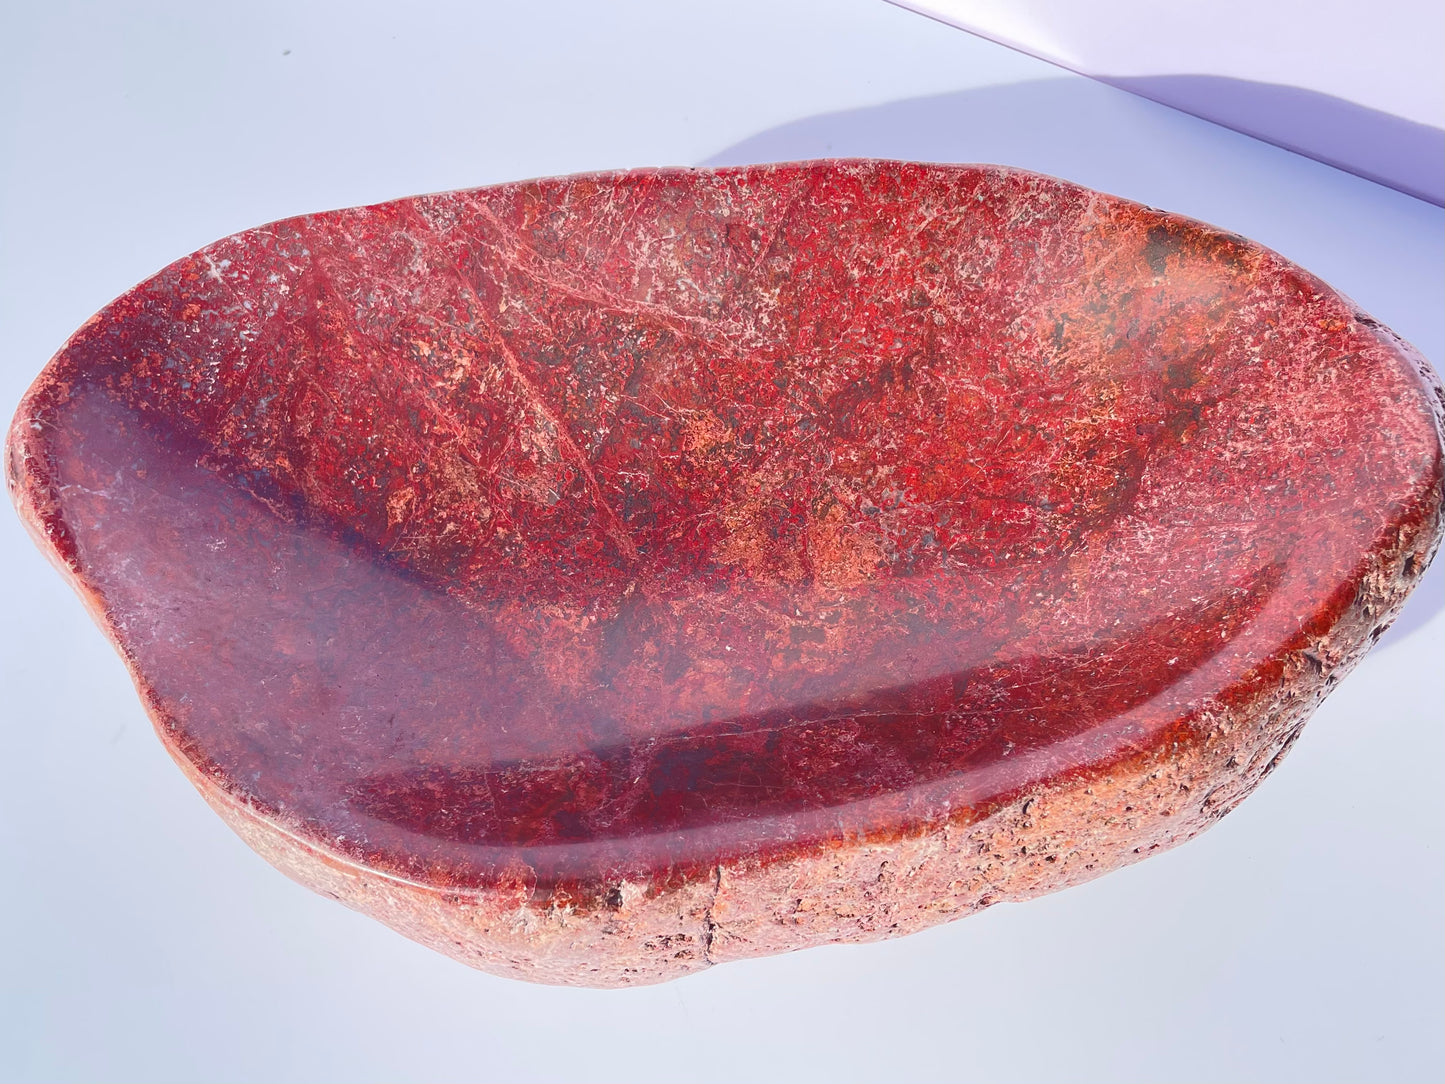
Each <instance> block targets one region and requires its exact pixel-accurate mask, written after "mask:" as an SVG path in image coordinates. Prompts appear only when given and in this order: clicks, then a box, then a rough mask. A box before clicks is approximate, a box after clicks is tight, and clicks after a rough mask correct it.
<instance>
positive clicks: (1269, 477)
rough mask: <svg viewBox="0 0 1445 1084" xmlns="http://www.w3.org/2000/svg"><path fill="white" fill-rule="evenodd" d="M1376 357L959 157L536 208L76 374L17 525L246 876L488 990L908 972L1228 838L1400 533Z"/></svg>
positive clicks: (236, 282)
mask: <svg viewBox="0 0 1445 1084" xmlns="http://www.w3.org/2000/svg"><path fill="white" fill-rule="evenodd" d="M1441 402H1442V400H1441V393H1440V389H1439V384H1438V381H1437V379H1436V378H1435V376H1434V374H1433V373H1432V372H1431V371H1430V369H1429V367H1428V366H1427V365H1426V364H1425V362H1424V361H1423V359H1421V358H1420V357H1419V356H1418V354H1416V353H1415V352H1414V351H1413V350H1412V349H1411V348H1409V347H1408V346H1407V345H1405V344H1404V343H1402V342H1400V341H1399V340H1398V339H1396V338H1395V337H1394V336H1392V335H1391V334H1390V333H1389V332H1388V331H1387V330H1386V329H1384V328H1382V327H1380V326H1379V325H1378V324H1376V323H1375V322H1374V321H1372V320H1371V319H1370V318H1369V317H1367V316H1364V315H1363V314H1362V313H1360V312H1358V311H1357V309H1356V308H1355V306H1353V305H1352V304H1351V303H1350V302H1348V301H1347V300H1346V299H1344V298H1342V297H1340V296H1339V295H1338V294H1336V293H1334V292H1333V291H1331V290H1330V289H1329V288H1328V287H1326V286H1325V285H1324V284H1322V283H1320V282H1319V281H1318V280H1316V279H1314V278H1312V277H1311V276H1309V275H1308V274H1306V273H1304V272H1302V271H1300V270H1299V269H1298V268H1296V267H1293V266H1292V265H1290V264H1289V263H1287V262H1286V261H1284V260H1283V259H1281V258H1280V257H1279V256H1277V255H1275V254H1274V253H1271V252H1268V251H1267V250H1264V249H1262V248H1260V247H1259V246H1257V245H1254V244H1252V243H1250V242H1248V241H1245V240H1243V239H1240V238H1237V237H1231V236H1228V235H1225V234H1222V233H1219V232H1218V231H1215V230H1212V229H1210V228H1209V227H1206V226H1202V225H1200V224H1199V223H1195V222H1191V221H1188V220H1185V219H1182V218H1179V217H1177V216H1172V215H1167V214H1163V213H1161V212H1158V211H1154V210H1152V209H1149V208H1144V207H1140V206H1138V205H1136V204H1132V203H1129V202H1128V201H1124V200H1120V199H1116V198H1113V197H1109V196H1104V195H1100V194H1098V193H1094V192H1090V191H1087V190H1085V189H1081V188H1078V187H1077V186H1074V185H1070V184H1067V183H1065V182H1061V181H1057V180H1053V179H1050V178H1045V177H1039V176H1037V175H1033V174H1028V173H1023V172H1020V171H1015V170H1006V169H999V168H995V167H976V166H923V165H914V164H903V163H888V162H823V163H804V164H795V165H785V166H769V167H754V168H747V169H728V170H717V171H702V170H675V171H642V172H635V173H624V174H609V175H600V176H593V177H584V178H564V179H559V180H547V181H536V182H528V183H522V184H513V185H504V186H500V187H496V188H489V189H479V190H474V191H469V192H457V193H447V194H443V195H438V196H428V197H421V198H417V199H410V200H401V201H397V202H394V203H389V204H383V205H379V206H377V207H371V208H361V209H354V210H346V211H335V212H329V213H326V214H321V215H313V216H307V217H304V218H298V219H292V220H288V221H286V222H281V223H277V224H274V225H271V226H267V227H263V228H261V229H257V230H252V231H248V232H246V233H242V234H238V235H236V236H234V237H230V238H227V239H225V240H222V241H219V242H217V243H216V244H214V245H211V246H209V247H208V248H206V249H204V250H202V251H201V252H198V253H196V254H194V255H192V256H189V257H187V258H185V259H183V260H180V261H178V262H177V263H175V264H173V265H172V266H171V267H169V268H167V269H166V270H165V271H163V272H161V273H160V274H159V275H157V276H156V277H155V278H153V279H151V280H149V281H148V282H146V283H143V284H142V285H140V286H138V287H136V288H135V289H134V290H132V291H131V292H130V293H128V294H126V295H125V296H123V297H122V298H120V299H119V300H117V301H116V302H114V303H113V304H112V305H110V306H109V307H108V308H107V309H105V310H104V311H103V312H102V313H100V314H99V315H98V316H97V317H95V318H94V319H93V320H92V321H90V322H89V323H88V324H87V325H86V326H85V327H83V328H82V329H81V330H80V331H78V332H77V333H76V335H75V336H74V337H73V338H72V339H71V341H70V342H69V343H68V344H67V345H66V347H65V348H64V349H63V350H62V351H61V353H60V354H59V355H58V356H57V357H56V358H55V360H54V361H52V362H51V364H50V366H49V367H48V368H47V369H46V370H45V372H44V373H43V374H42V375H41V376H40V378H39V379H38V380H37V381H36V383H35V385H34V387H33V388H32V389H31V391H30V393H29V395H28V396H27V398H26V399H25V401H24V403H23V404H22V406H21V409H20V411H19V413H18V414H17V417H16V420H15V423H14V425H13V427H12V429H11V433H10V438H9V442H8V444H7V451H8V476H9V479H10V484H11V489H12V493H13V495H14V497H15V500H16V503H17V506H18V507H19V509H20V512H21V515H22V517H23V518H24V519H25V521H26V523H27V525H28V526H29V527H30V529H31V530H32V533H33V534H34V535H35V537H36V539H37V541H38V542H39V544H40V545H41V547H42V548H43V549H44V550H45V551H46V552H47V554H49V555H50V556H51V557H52V559H53V560H54V561H55V563H56V564H57V565H58V566H59V567H60V568H61V569H62V570H63V571H64V572H65V573H66V575H67V576H68V578H69V579H70V581H71V582H72V584H74V586H75V587H76V589H77V591H78V592H79V593H80V595H81V597H82V599H84V600H85V602H86V604H87V605H88V606H89V608H90V609H91V612H92V613H93V614H94V615H95V617H96V619H97V621H98V622H99V623H100V624H101V626H102V627H103V628H104V629H105V630H106V631H107V633H108V634H109V635H110V636H111V638H112V639H113V641H114V642H115V643H116V646H117V648H118V649H119V650H120V652H121V653H122V655H123V656H124V658H125V659H126V662H127V664H128V665H129V666H130V668H131V671H132V673H133V674H134V675H135V678H136V682H137V686H138V688H139V689H140V692H141V694H142V696H143V698H144V700H145V703H146V706H147V708H148V710H149V711H150V713H151V716H152V718H153V719H154V721H155V723H156V727H157V730H158V732H159V734H160V736H161V738H162V740H163V741H164V743H165V745H166V748H167V749H168V750H169V751H170V752H171V754H172V756H174V757H175V759H176V760H177V762H178V763H179V764H180V765H181V767H182V768H183V770H185V772H186V773H187V775H188V777H189V778H190V779H191V780H192V782H193V783H195V785H196V786H197V788H198V789H199V790H200V792H201V793H202V794H203V795H204V796H205V797H206V799H207V801H208V802H210V803H211V805H212V806H213V807H214V808H215V809H216V810H217V812H218V813H220V815H221V816H222V817H224V818H225V819H226V821H227V822H228V823H229V824H230V825H231V826H232V827H233V828H234V829H235V830H236V831H237V832H238V833H239V834H240V835H241V836H242V837H243V838H244V839H245V840H246V841H247V842H248V843H249V844H250V845H251V846H252V847H254V848H255V849H256V850H257V851H259V852H260V853H261V854H262V855H264V856H265V857H266V858H267V859H268V860H269V861H271V862H272V863H273V864H275V865H276V866H278V867H279V868H281V869H282V870H284V871H285V872H287V873H288V874H289V875H291V876H292V877H294V878H296V879H297V880H299V881H301V882H302V883H304V884H307V885H310V886H311V887H313V888H315V889H316V890H317V891H320V892H324V893H326V894H328V895H331V896H334V897H335V898H337V899H340V900H342V901H344V902H346V903H348V904H349V905H351V906H353V907H357V908H359V909H361V910H363V911H365V912H367V913H369V914H371V915H373V916H375V917H377V918H379V919H380V920H382V921H383V922H386V923H388V924H389V925H391V926H393V927H394V928H396V929H398V930H400V931H401V932H403V933H405V934H406V935H408V936H410V937H414V938H416V939H417V940H419V941H422V942H424V943H426V944H428V945H431V946H433V947H434V948H437V949H439V950H440V951H443V952H446V953H448V954H450V955H453V956H456V957H457V958H458V959H461V960H463V961H465V962H467V963H470V964H473V965H475V966H478V967H482V968H484V969H487V970H490V971H496V972H499V973H504V974H512V975H516V976H519V977H522V978H528V979H533V980H539V981H548V982H564V983H583V984H592V985H616V984H626V983H635V982H651V981H658V980H661V979H666V978H669V977H673V976H676V975H678V974H682V973H685V972H687V971H691V970H694V969H697V968H700V967H704V966H706V965H708V964H709V963H714V962H719V961H724V960H728V959H735V958H740V957H745V956H752V955H759V954H764V953H770V952H779V951H784V950H787V949H792V948H798V947H802V946H805V945H811V944H818V943H822V942H827V941H839V940H849V941H852V940H865V939H870V938H877V937H886V936H892V935H896V934H902V933H908V932H911V931H913V930H917V929H920V928H923V927H925V926H927V925H930V924H932V923H935V922H940V921H944V920H946V919H949V918H953V917H957V916H960V915H964V914H968V913H970V912H972V911H975V910H978V909H979V908H981V907H985V906H988V905H989V904H991V903H994V902H997V901H1000V900H1009V899H1023V898H1027V897H1029V896H1033V895H1037V894H1039V893H1042V892H1047V891H1051V890H1053V889H1056V888H1059V887H1062V886H1065V885H1068V884H1073V883H1076V882H1078V881H1081V880H1085V879H1087V878H1089V877H1093V876H1096V875H1098V874H1099V873H1102V872H1104V871H1106V870H1108V869H1111V868H1115V867H1117V866H1119V865H1122V864H1124V863H1126V862H1129V861H1134V860H1137V859H1138V858H1140V857H1142V856H1144V855H1147V854H1148V853H1150V852H1151V851H1153V850H1156V849H1158V848H1161V847H1167V846H1172V845H1174V844H1176V843H1179V842H1181V841H1183V840H1185V839H1188V838H1189V837H1191V836H1192V835H1194V834H1196V833H1197V832H1199V831H1201V830H1202V829H1203V828H1204V827H1206V826H1207V825H1208V824H1209V823H1211V822H1212V821H1213V820H1215V819H1217V818H1218V817H1220V816H1222V815H1223V814H1224V813H1225V812H1227V811H1228V810H1229V809H1231V808H1233V806H1234V805H1235V804H1237V803H1238V802H1239V801H1240V800H1241V799H1242V798H1243V797H1244V796H1245V795H1246V794H1248V793H1249V791H1250V790H1251V789H1252V788H1253V787H1254V786H1255V785H1256V784H1257V783H1258V782H1259V781H1260V780H1261V779H1262V778H1263V777H1264V776H1265V775H1267V774H1268V772H1269V771H1270V770H1271V768H1272V767H1273V766H1274V765H1275V764H1276V763H1277V762H1278V760H1279V758H1280V756H1282V755H1283V753H1284V752H1285V751H1286V750H1287V749H1288V747H1289V745H1290V744H1291V743H1292V742H1293V741H1294V739H1295V738H1296V736H1297V735H1298V733H1299V730H1300V727H1301V726H1302V725H1303V723H1304V721H1305V719H1306V718H1307V717H1308V715H1309V713H1310V712H1311V711H1312V710H1313V708H1314V707H1315V705H1316V704H1318V702H1319V700H1320V699H1321V698H1322V697H1323V696H1324V695H1325V694H1326V693H1327V692H1328V691H1329V689H1330V688H1331V687H1332V685H1333V684H1334V683H1335V682H1337V681H1338V680H1339V679H1340V677H1341V676H1343V674H1345V673H1346V672H1347V671H1348V669H1349V667H1350V666H1351V665H1352V664H1353V663H1354V662H1355V661H1356V660H1357V659H1358V658H1359V657H1360V655H1361V654H1363V652H1364V651H1365V650H1367V649H1368V647H1369V645H1370V644H1371V643H1372V642H1373V640H1374V639H1375V638H1377V637H1378V635H1379V633H1380V632H1381V631H1382V630H1383V628H1384V627H1385V626H1386V625H1387V624H1388V622H1389V621H1390V619H1391V618H1392V617H1393V615H1394V613H1395V611H1396V610H1397V609H1398V607H1399V605H1400V603H1401V602H1402V601H1403V599H1404V597H1405V595H1406V594H1407V593H1408V591H1409V589H1410V588H1411V586H1413V584H1414V583H1415V581H1416V580H1417V579H1418V578H1419V576H1420V575H1421V573H1422V572H1423V571H1424V569H1425V566H1426V565H1427V563H1428V562H1429V560H1430V559H1431V557H1432V556H1433V553H1434V550H1435V548H1436V547H1437V545H1438V542H1439V538H1440V531H1441V497H1442V451H1441Z"/></svg>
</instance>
